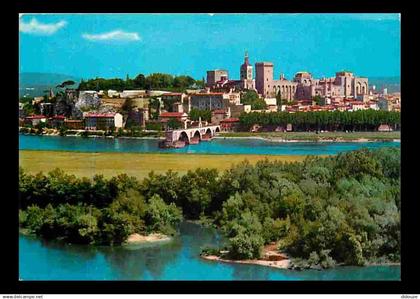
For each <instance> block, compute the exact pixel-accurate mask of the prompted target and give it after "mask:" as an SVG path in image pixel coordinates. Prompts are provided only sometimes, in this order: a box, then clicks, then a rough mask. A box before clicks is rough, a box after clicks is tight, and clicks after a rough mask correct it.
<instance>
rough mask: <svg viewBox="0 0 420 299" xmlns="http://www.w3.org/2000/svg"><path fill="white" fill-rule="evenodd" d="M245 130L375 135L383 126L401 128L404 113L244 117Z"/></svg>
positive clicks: (347, 112) (314, 113) (268, 114)
mask: <svg viewBox="0 0 420 299" xmlns="http://www.w3.org/2000/svg"><path fill="white" fill-rule="evenodd" d="M239 119H240V124H241V126H242V127H243V128H244V129H246V130H249V129H250V128H251V126H253V125H254V124H259V125H261V126H283V127H286V125H287V124H292V125H293V130H294V131H308V130H327V131H335V130H337V131H345V130H350V131H375V130H377V129H378V126H380V125H381V124H388V125H390V126H392V127H393V128H394V129H399V127H400V113H399V112H393V111H376V110H358V111H353V112H350V111H345V112H341V111H331V112H329V111H319V112H296V113H288V112H271V113H259V112H253V113H243V114H242V115H241V116H240V117H239Z"/></svg>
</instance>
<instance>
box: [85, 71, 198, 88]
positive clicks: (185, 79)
mask: <svg viewBox="0 0 420 299" xmlns="http://www.w3.org/2000/svg"><path fill="white" fill-rule="evenodd" d="M203 87H204V82H203V81H202V80H195V79H194V78H192V77H190V76H172V75H170V74H162V73H154V74H150V75H148V76H144V75H143V74H139V75H137V76H136V77H135V78H134V79H130V78H129V77H128V76H127V78H126V79H125V80H123V79H120V78H114V79H104V78H95V79H89V80H87V81H84V80H82V81H81V82H80V84H79V90H96V91H99V90H109V89H113V90H117V91H123V90H130V89H147V90H150V89H165V90H173V91H184V90H185V89H187V88H203Z"/></svg>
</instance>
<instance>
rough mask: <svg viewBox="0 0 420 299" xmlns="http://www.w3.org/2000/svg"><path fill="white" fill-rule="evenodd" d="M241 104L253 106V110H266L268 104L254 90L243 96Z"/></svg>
mask: <svg viewBox="0 0 420 299" xmlns="http://www.w3.org/2000/svg"><path fill="white" fill-rule="evenodd" d="M241 104H244V105H251V109H252V110H264V109H266V107H267V104H266V103H265V101H264V100H263V99H261V98H260V97H259V96H258V94H257V93H256V92H255V91H254V90H248V91H246V92H245V93H243V94H241Z"/></svg>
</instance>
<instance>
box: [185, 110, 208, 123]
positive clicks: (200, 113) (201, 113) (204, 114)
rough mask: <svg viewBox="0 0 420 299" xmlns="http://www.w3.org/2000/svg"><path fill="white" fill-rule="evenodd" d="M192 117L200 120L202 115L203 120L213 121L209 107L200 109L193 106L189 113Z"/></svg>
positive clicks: (194, 119)
mask: <svg viewBox="0 0 420 299" xmlns="http://www.w3.org/2000/svg"><path fill="white" fill-rule="evenodd" d="M188 115H189V117H190V119H191V120H193V121H198V120H199V119H200V117H201V120H202V121H208V122H210V121H211V111H210V110H208V109H204V110H200V109H196V108H192V109H191V111H190V113H189V114H188Z"/></svg>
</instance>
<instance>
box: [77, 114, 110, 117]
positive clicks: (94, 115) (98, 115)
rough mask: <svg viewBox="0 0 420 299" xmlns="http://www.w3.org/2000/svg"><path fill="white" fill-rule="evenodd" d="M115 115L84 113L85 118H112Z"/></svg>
mask: <svg viewBox="0 0 420 299" xmlns="http://www.w3.org/2000/svg"><path fill="white" fill-rule="evenodd" d="M115 114H116V113H86V114H85V115H84V116H85V117H114V116H115Z"/></svg>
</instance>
